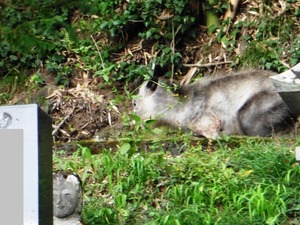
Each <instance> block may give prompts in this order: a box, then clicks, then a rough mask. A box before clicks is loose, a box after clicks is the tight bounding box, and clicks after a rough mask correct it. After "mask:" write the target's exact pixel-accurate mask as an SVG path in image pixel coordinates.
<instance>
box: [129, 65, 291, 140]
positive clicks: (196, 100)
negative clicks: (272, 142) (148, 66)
mask: <svg viewBox="0 0 300 225" xmlns="http://www.w3.org/2000/svg"><path fill="white" fill-rule="evenodd" d="M271 75H274V74H273V73H272V72H269V71H264V70H248V71H242V72H237V73H235V74H231V75H225V76H224V75H223V76H214V77H212V76H211V77H204V78H201V79H200V80H198V81H195V82H194V83H191V84H188V85H186V86H185V87H183V89H182V94H181V95H179V96H178V97H176V96H175V95H174V93H172V92H171V91H169V90H168V89H166V88H164V87H163V83H162V82H161V80H160V79H158V78H157V77H155V76H154V77H153V79H152V80H150V81H145V82H143V83H142V85H141V86H140V87H139V91H138V98H137V99H134V100H133V111H134V113H135V114H137V115H138V116H140V118H141V119H150V118H152V119H155V120H157V121H158V122H159V123H160V124H166V125H169V126H172V127H180V128H182V129H185V130H191V131H193V132H194V133H195V134H196V135H200V136H204V137H206V138H211V139H216V138H217V137H219V135H220V133H224V134H227V135H246V136H270V135H272V134H273V133H278V132H280V133H283V132H287V131H289V130H291V129H292V128H293V125H294V123H295V119H296V118H295V116H294V115H293V114H292V113H291V112H290V110H289V108H288V107H287V106H286V104H285V103H284V102H283V100H282V99H281V97H280V96H279V94H278V93H277V92H276V90H275V88H274V87H273V85H272V82H271V81H270V79H269V77H270V76H271Z"/></svg>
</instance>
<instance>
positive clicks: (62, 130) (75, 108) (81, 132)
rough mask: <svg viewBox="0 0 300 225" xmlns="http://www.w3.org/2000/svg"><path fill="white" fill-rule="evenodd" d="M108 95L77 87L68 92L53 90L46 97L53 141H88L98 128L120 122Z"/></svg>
mask: <svg viewBox="0 0 300 225" xmlns="http://www.w3.org/2000/svg"><path fill="white" fill-rule="evenodd" d="M108 95H109V93H107V92H105V91H103V90H102V91H101V92H99V91H98V92H97V91H93V90H91V89H90V88H89V87H88V86H86V87H85V86H83V85H80V84H78V85H77V86H76V87H75V88H71V89H62V90H59V89H56V90H55V91H54V92H53V93H52V94H51V95H49V96H46V99H47V101H48V105H49V106H48V112H49V114H50V115H51V116H52V119H53V133H52V134H53V137H54V140H55V141H60V142H68V141H72V140H90V139H93V138H94V137H95V136H96V135H97V132H98V131H100V130H101V129H102V128H104V127H107V126H113V125H115V124H116V123H118V122H120V117H121V113H120V112H119V110H118V108H117V106H115V105H113V104H112V103H111V101H110V99H109V97H108Z"/></svg>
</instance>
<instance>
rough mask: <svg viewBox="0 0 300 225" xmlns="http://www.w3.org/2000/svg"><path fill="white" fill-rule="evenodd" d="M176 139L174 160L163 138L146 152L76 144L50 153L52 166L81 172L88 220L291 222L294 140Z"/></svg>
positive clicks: (298, 213)
mask: <svg viewBox="0 0 300 225" xmlns="http://www.w3.org/2000/svg"><path fill="white" fill-rule="evenodd" d="M177 140H178V141H177V142H178V143H180V141H179V138H178V139H177ZM183 142H184V145H185V147H186V148H185V151H184V153H182V154H181V155H180V156H176V157H174V156H172V155H171V153H170V151H169V150H166V149H164V147H163V146H165V145H164V144H163V143H161V144H157V145H155V146H156V147H152V148H151V149H150V150H149V149H148V150H147V151H146V150H145V149H144V148H143V147H139V145H138V146H137V147H136V146H134V148H135V149H134V153H133V154H132V153H130V148H131V146H133V145H129V146H128V145H127V147H125V148H124V144H123V145H121V146H119V149H118V150H112V149H101V153H99V154H95V155H92V154H91V152H90V149H88V148H86V147H83V146H78V150H77V151H76V152H74V153H73V154H72V155H69V156H67V155H66V153H65V151H63V150H61V151H56V152H55V153H54V157H53V159H54V169H55V170H56V169H63V170H68V169H71V170H73V171H75V172H77V173H78V174H79V175H80V176H81V178H82V180H83V184H84V206H83V213H82V215H83V221H84V223H85V224H88V225H89V224H90V225H94V224H97V225H99V224H165V225H166V224H170V225H171V224H172V225H173V224H226V225H227V224H237V225H242V224H257V225H258V224H299V222H300V221H299V217H300V192H299V180H300V166H299V164H297V163H296V162H295V156H294V152H293V149H294V146H295V145H296V144H297V143H296V142H295V141H291V140H289V141H288V140H279V139H252V138H245V139H240V140H239V141H238V142H237V141H234V140H233V139H231V138H227V139H221V140H219V141H218V142H214V143H211V142H209V143H208V145H206V144H205V145H204V144H203V143H202V142H201V140H199V141H198V142H196V144H195V142H193V144H192V142H189V141H188V139H186V138H184V140H183ZM298 144H299V142H298Z"/></svg>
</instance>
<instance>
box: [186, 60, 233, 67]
mask: <svg viewBox="0 0 300 225" xmlns="http://www.w3.org/2000/svg"><path fill="white" fill-rule="evenodd" d="M232 62H233V61H226V62H215V63H205V64H198V63H196V64H183V66H185V67H198V68H202V67H210V66H219V65H223V64H230V63H232Z"/></svg>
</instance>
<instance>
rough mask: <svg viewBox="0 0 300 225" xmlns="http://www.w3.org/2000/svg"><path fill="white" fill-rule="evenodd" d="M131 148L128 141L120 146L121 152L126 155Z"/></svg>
mask: <svg viewBox="0 0 300 225" xmlns="http://www.w3.org/2000/svg"><path fill="white" fill-rule="evenodd" d="M130 148H131V145H130V144H129V143H128V142H126V143H123V144H122V146H121V147H120V149H119V151H120V153H121V155H125V154H126V153H127V152H128V151H129V150H130Z"/></svg>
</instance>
